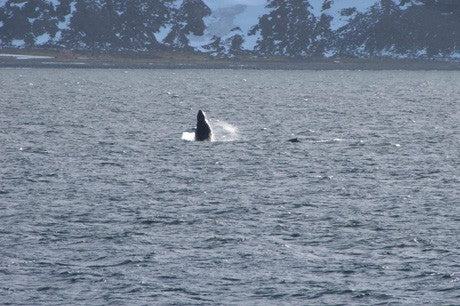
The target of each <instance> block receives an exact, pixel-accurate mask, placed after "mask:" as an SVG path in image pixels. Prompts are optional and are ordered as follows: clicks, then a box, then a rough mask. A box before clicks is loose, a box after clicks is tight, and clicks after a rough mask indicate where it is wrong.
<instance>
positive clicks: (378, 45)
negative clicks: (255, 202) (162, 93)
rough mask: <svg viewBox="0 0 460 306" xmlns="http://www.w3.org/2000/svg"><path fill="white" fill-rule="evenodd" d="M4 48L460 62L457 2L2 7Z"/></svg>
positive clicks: (47, 2) (293, 0)
mask: <svg viewBox="0 0 460 306" xmlns="http://www.w3.org/2000/svg"><path fill="white" fill-rule="evenodd" d="M0 46H2V47H37V46H38V47H39V46H43V47H53V48H54V47H63V48H71V49H82V50H93V51H119V50H136V51H148V50H155V49H157V48H160V47H163V48H172V49H176V50H195V51H199V52H208V53H210V54H213V55H216V56H234V55H240V54H244V53H248V54H256V55H262V56H267V55H284V56H294V57H308V56H333V55H339V56H359V57H366V56H390V57H430V58H432V57H433V58H436V57H442V58H457V59H459V58H460V1H459V0H266V1H265V2H264V1H236V0H133V1H121V0H91V1H90V0H78V1H77V0H28V1H25V0H24V1H21V0H0Z"/></svg>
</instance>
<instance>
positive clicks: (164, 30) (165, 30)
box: [153, 24, 172, 42]
mask: <svg viewBox="0 0 460 306" xmlns="http://www.w3.org/2000/svg"><path fill="white" fill-rule="evenodd" d="M171 29H172V25H171V24H166V25H164V26H162V27H161V28H160V29H159V30H158V32H155V33H153V35H155V38H156V39H157V40H158V41H159V42H162V41H163V39H165V38H166V36H168V34H169V32H171Z"/></svg>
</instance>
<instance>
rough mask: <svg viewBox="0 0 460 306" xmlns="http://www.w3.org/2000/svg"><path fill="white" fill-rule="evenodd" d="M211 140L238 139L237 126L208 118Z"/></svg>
mask: <svg viewBox="0 0 460 306" xmlns="http://www.w3.org/2000/svg"><path fill="white" fill-rule="evenodd" d="M210 124H211V129H212V136H213V139H212V141H235V140H238V139H239V134H238V128H237V127H236V126H234V125H232V124H230V123H228V122H225V121H222V120H212V119H211V120H210Z"/></svg>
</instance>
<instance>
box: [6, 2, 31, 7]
mask: <svg viewBox="0 0 460 306" xmlns="http://www.w3.org/2000/svg"><path fill="white" fill-rule="evenodd" d="M26 3H27V1H24V2H22V3H10V6H15V7H19V8H23V7H24V5H26Z"/></svg>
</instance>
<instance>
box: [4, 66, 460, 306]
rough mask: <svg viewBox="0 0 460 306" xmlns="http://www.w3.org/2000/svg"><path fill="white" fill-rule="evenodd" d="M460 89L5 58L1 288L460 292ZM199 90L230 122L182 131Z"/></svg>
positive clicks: (341, 294)
mask: <svg viewBox="0 0 460 306" xmlns="http://www.w3.org/2000/svg"><path fill="white" fill-rule="evenodd" d="M458 101H460V73H459V72H397V71H393V72H390V71H388V72H359V71H357V72H351V71H328V72H315V71H284V72H283V71H231V70H218V71H213V70H183V71H180V70H175V71H170V70H159V71H155V70H129V71H123V70H64V69H63V70H51V69H50V70H46V69H36V70H34V69H2V70H0V108H1V110H0V128H1V129H0V166H1V167H0V175H1V180H0V210H1V213H0V303H2V304H3V303H25V304H42V303H43V304H61V305H63V304H69V303H70V304H75V303H81V304H113V303H117V304H154V303H161V304H163V303H178V304H184V303H200V304H202V303H207V302H209V303H211V304H215V303H223V304H225V303H236V304H240V303H250V304H259V303H260V304H266V303H269V304H317V303H347V304H348V303H358V304H368V303H393V302H396V303H407V304H421V303H431V304H442V303H445V304H447V303H458V301H459V300H460V293H459V292H460V290H459V289H460V286H459V278H460V255H459V249H460V246H459V230H460V226H459V221H460V218H459V204H458V202H459V181H458V174H459V172H458V171H459V162H458V161H459V160H460V159H459V157H460V156H459V141H458V123H459V122H460V120H459V114H458V105H459V104H458V103H459V102H458ZM199 108H201V109H203V110H205V111H206V112H207V115H208V117H209V118H210V119H211V122H214V124H215V125H216V126H217V125H218V126H219V127H220V128H222V127H224V130H226V129H227V128H228V129H230V130H231V129H233V130H232V131H233V132H232V134H225V135H224V136H226V137H227V136H228V137H229V135H230V136H231V139H228V138H225V137H224V138H222V137H221V138H220V139H219V138H218V139H216V141H215V142H211V143H210V142H191V141H185V140H183V139H182V133H183V132H184V131H186V130H187V129H188V128H190V127H193V125H194V124H195V118H196V112H197V110H198V109H199ZM228 129H227V130H226V131H227V132H228V131H230V130H228ZM220 135H221V134H220ZM221 136H222V135H221ZM294 137H297V138H298V139H299V140H301V142H299V143H290V142H288V141H287V140H288V139H290V138H294ZM228 140H231V141H228Z"/></svg>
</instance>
